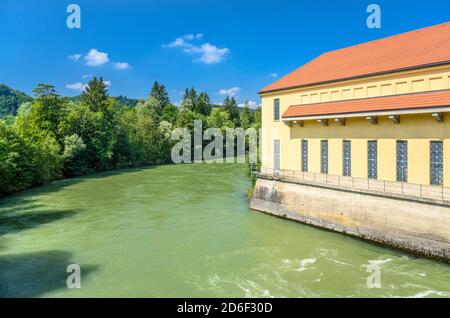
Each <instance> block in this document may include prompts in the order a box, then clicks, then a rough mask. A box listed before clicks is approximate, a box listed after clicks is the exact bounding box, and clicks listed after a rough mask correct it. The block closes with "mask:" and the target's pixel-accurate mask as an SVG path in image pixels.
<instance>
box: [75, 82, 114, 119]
mask: <svg viewBox="0 0 450 318" xmlns="http://www.w3.org/2000/svg"><path fill="white" fill-rule="evenodd" d="M81 103H83V104H85V105H86V106H88V107H89V109H90V110H91V111H93V112H105V111H106V110H107V108H108V86H107V85H106V83H105V82H104V81H103V78H102V77H100V78H99V79H97V77H94V78H93V79H92V80H90V81H89V83H88V84H87V85H86V88H85V90H84V92H83V93H82V94H81Z"/></svg>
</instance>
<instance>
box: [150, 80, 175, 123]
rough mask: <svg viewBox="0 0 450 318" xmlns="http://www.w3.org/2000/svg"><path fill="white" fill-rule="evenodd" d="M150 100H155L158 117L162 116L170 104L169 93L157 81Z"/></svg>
mask: <svg viewBox="0 0 450 318" xmlns="http://www.w3.org/2000/svg"><path fill="white" fill-rule="evenodd" d="M149 98H152V99H153V100H154V107H155V111H156V113H157V114H158V116H160V115H161V112H162V110H163V108H164V107H165V106H166V105H168V104H170V99H169V94H168V93H167V90H166V87H165V86H164V85H161V84H159V83H158V82H157V81H156V82H155V83H153V86H152V90H151V92H150V96H149Z"/></svg>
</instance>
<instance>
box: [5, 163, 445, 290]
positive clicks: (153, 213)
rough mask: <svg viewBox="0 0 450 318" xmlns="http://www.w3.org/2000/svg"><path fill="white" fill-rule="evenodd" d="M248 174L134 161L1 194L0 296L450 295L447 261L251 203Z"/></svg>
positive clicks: (227, 168) (220, 168) (221, 167)
mask: <svg viewBox="0 0 450 318" xmlns="http://www.w3.org/2000/svg"><path fill="white" fill-rule="evenodd" d="M245 171H246V168H245V166H243V165H207V164H204V165H178V166H162V167H157V168H146V169H130V170H122V171H118V172H113V173H105V174H101V175H96V176H94V177H86V178H79V179H72V180H65V181H60V182H56V183H53V184H51V185H50V186H47V187H43V188H37V189H33V190H31V191H28V192H25V193H23V194H21V195H16V196H12V197H8V198H5V199H2V200H1V201H0V296H1V297H12V296H19V297H80V296H86V297H92V296H113V297H114V296H130V297H152V296H153V297H350V296H359V297H371V296H389V297H399V296H400V297H449V296H450V266H448V265H446V264H443V263H439V262H435V261H431V260H427V259H423V258H417V257H414V256H410V255H406V254H403V253H401V252H398V251H395V250H391V249H387V248H382V247H380V246H377V245H373V244H370V243H366V242H363V241H360V240H356V239H353V238H350V237H347V236H343V235H340V234H336V233H331V232H327V231H322V230H319V229H316V228H312V227H309V226H305V225H302V224H299V223H294V222H291V221H286V220H281V219H278V218H275V217H271V216H268V215H264V214H260V213H257V212H252V211H250V210H249V209H248V201H247V200H246V198H245V196H244V190H245V189H246V188H247V187H248V186H249V181H248V179H247V177H246V175H245ZM73 263H75V264H79V265H80V266H81V277H82V278H81V286H82V287H81V289H68V288H67V287H66V282H65V280H66V277H67V275H68V274H67V273H66V267H67V265H69V264H73ZM368 265H376V266H378V267H379V268H380V273H381V288H379V289H378V288H372V289H370V288H367V285H366V279H367V277H368V275H369V273H368V272H367V266H368Z"/></svg>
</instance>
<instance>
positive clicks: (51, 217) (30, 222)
mask: <svg viewBox="0 0 450 318" xmlns="http://www.w3.org/2000/svg"><path fill="white" fill-rule="evenodd" d="M75 214H77V213H76V212H75V211H72V210H65V211H46V212H39V211H36V212H27V213H24V214H23V213H21V214H8V215H1V214H0V235H5V234H11V233H16V232H19V231H23V230H28V229H32V228H35V227H38V226H40V225H43V224H47V223H50V222H54V221H58V220H61V219H64V218H67V217H71V216H74V215H75Z"/></svg>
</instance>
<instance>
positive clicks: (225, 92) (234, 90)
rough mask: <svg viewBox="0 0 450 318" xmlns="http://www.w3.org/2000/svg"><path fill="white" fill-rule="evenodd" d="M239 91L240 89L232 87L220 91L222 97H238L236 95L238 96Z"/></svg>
mask: <svg viewBox="0 0 450 318" xmlns="http://www.w3.org/2000/svg"><path fill="white" fill-rule="evenodd" d="M239 90H240V88H239V87H232V88H228V89H226V88H222V89H221V90H220V91H219V94H220V95H227V96H231V97H234V96H236V94H237V92H238V91H239Z"/></svg>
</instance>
